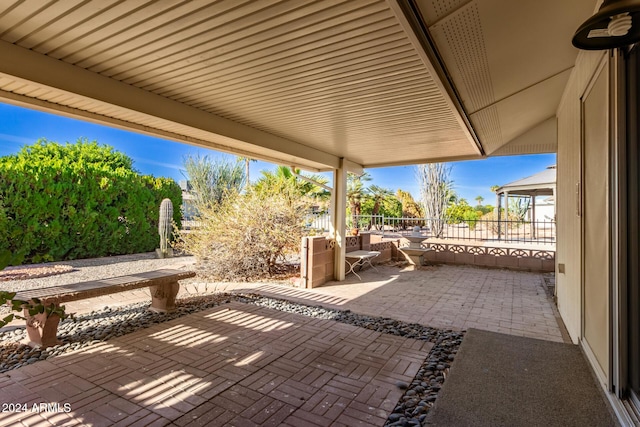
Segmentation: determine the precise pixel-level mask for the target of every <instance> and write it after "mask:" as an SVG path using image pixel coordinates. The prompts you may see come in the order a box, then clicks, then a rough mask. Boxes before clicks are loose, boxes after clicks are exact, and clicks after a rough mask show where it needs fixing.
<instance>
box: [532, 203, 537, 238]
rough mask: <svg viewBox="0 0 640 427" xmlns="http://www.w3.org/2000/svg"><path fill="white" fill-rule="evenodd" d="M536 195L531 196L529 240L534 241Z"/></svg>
mask: <svg viewBox="0 0 640 427" xmlns="http://www.w3.org/2000/svg"><path fill="white" fill-rule="evenodd" d="M536 225H537V223H536V195H535V193H534V194H532V195H531V238H532V239H536Z"/></svg>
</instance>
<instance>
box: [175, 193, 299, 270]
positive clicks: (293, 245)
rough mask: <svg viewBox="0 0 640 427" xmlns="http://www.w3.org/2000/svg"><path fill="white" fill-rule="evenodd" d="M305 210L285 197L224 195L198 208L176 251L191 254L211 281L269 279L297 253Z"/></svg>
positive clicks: (264, 194)
mask: <svg viewBox="0 0 640 427" xmlns="http://www.w3.org/2000/svg"><path fill="white" fill-rule="evenodd" d="M307 208H308V206H307V205H306V203H304V202H302V201H301V200H300V199H299V198H294V197H291V195H290V194H287V193H286V192H285V193H279V192H274V191H249V192H247V193H246V194H244V195H241V194H238V193H232V194H228V196H227V197H225V198H224V199H223V201H222V202H221V203H220V205H218V206H217V207H211V206H209V207H206V206H200V207H199V209H200V217H199V218H198V221H199V222H200V226H199V227H198V228H197V229H195V230H191V231H189V232H181V233H180V239H179V241H178V244H177V245H175V247H176V248H177V249H181V250H184V251H186V252H188V253H191V254H192V255H194V256H195V257H196V259H197V261H198V264H199V268H200V269H201V270H202V273H204V274H205V275H208V276H211V277H212V278H214V279H215V280H231V281H241V280H250V279H256V278H262V277H266V276H273V275H274V274H276V273H278V272H279V271H280V267H281V262H282V261H283V260H284V257H285V256H286V255H287V254H290V253H295V252H297V251H298V250H299V246H300V241H301V238H302V236H303V225H304V219H305V215H306V212H307Z"/></svg>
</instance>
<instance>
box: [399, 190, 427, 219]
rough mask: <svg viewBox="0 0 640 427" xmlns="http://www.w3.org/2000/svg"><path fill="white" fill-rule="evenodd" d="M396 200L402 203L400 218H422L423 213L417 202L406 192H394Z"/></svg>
mask: <svg viewBox="0 0 640 427" xmlns="http://www.w3.org/2000/svg"><path fill="white" fill-rule="evenodd" d="M396 198H397V199H398V200H400V202H401V203H402V216H403V217H405V218H422V217H424V212H423V210H422V207H421V206H420V204H419V203H418V202H416V201H415V200H414V199H413V196H412V195H411V193H409V192H408V191H403V190H400V189H399V190H398V191H397V192H396Z"/></svg>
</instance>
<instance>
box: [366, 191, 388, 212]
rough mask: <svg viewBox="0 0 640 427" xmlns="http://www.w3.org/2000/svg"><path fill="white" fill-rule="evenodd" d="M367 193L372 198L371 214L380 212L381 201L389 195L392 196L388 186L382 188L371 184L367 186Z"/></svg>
mask: <svg viewBox="0 0 640 427" xmlns="http://www.w3.org/2000/svg"><path fill="white" fill-rule="evenodd" d="M368 191H369V194H370V195H371V198H372V199H373V209H372V210H371V215H378V212H380V205H381V204H382V202H384V201H385V200H387V199H388V198H390V197H393V191H391V190H389V189H388V188H382V187H379V186H377V185H371V186H369V188H368Z"/></svg>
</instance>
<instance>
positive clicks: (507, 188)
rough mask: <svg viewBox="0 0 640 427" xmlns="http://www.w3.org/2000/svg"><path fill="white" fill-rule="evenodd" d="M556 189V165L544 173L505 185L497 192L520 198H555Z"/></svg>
mask: <svg viewBox="0 0 640 427" xmlns="http://www.w3.org/2000/svg"><path fill="white" fill-rule="evenodd" d="M555 188H556V165H552V166H549V167H547V168H546V169H545V170H543V171H542V172H538V173H537V174H535V175H531V176H528V177H526V178H522V179H519V180H517V181H513V182H510V183H509V184H505V185H503V186H502V187H500V188H498V189H497V190H496V193H497V194H505V193H509V194H512V195H518V196H553V193H554V191H555Z"/></svg>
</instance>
